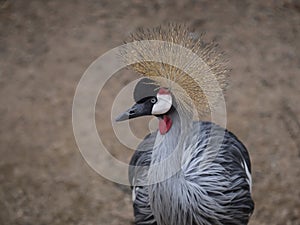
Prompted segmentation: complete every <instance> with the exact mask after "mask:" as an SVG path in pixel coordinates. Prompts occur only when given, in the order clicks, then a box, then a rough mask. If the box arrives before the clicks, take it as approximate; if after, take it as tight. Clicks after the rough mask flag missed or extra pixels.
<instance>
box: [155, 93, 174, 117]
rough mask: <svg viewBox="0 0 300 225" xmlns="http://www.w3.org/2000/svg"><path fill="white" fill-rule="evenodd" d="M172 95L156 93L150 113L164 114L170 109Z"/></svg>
mask: <svg viewBox="0 0 300 225" xmlns="http://www.w3.org/2000/svg"><path fill="white" fill-rule="evenodd" d="M171 106H172V96H171V94H159V93H158V94H157V102H156V103H155V104H154V105H153V107H152V115H161V114H165V113H166V112H168V111H169V110H170V109H171Z"/></svg>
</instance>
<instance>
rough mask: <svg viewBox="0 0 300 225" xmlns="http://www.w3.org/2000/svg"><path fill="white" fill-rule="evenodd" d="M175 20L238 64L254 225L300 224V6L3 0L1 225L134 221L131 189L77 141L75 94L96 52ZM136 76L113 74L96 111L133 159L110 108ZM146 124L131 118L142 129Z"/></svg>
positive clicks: (231, 113) (234, 95) (230, 108)
mask: <svg viewBox="0 0 300 225" xmlns="http://www.w3.org/2000/svg"><path fill="white" fill-rule="evenodd" d="M170 21H175V22H180V23H186V24H188V25H191V26H193V27H195V28H196V30H197V31H199V32H205V33H206V39H208V40H215V41H217V42H218V43H219V44H220V45H221V48H222V49H223V50H224V51H225V52H226V53H227V55H228V58H229V60H230V65H231V68H232V71H231V80H230V88H229V90H228V92H227V97H226V99H227V101H226V104H227V118H228V128H229V129H230V130H232V131H233V132H234V133H236V134H237V135H238V137H239V138H240V139H241V140H242V141H243V142H244V143H245V145H246V146H247V148H248V149H249V152H250V154H251V158H252V164H253V183H254V185H253V197H254V200H255V203H256V208H255V212H254V214H253V217H252V220H251V222H250V224H251V225H254V224H256V225H264V224H268V225H270V224H272V225H283V224H287V225H299V224H300V188H299V186H300V138H299V136H300V70H299V69H300V41H299V40H300V2H299V1H297V0H295V1H293V0H282V1H279V0H278V1H275V0H274V1H271V0H268V1H238V0H236V1H229V0H228V1H208V0H207V1H205V0H204V1H197V0H195V1H168V0H154V1H141V0H132V1H115V0H105V1H104V0H102V1H96V0H86V1H79V0H72V1H71V0H66V1H59V0H49V1H46V0H45V1H42V0H36V1H34V0H28V1H24V0H14V1H13V0H1V1H0V58H1V60H0V101H1V104H0V115H1V117H0V124H1V126H0V154H1V158H0V224H1V225H6V224H16V225H17V224H20V225H30V224H40V225H42V224H51V225H65V224H82V225H88V224H91V225H92V224H95V225H96V224H99V225H102V224H103V225H106V224H111V225H113V224H115V225H121V224H122V225H123V224H132V221H133V216H132V208H131V196H130V194H129V192H128V190H129V188H128V187H123V186H120V185H116V184H114V183H113V182H110V181H108V180H106V179H104V178H102V177H101V176H99V175H98V174H97V173H96V172H95V171H93V170H92V169H91V168H90V167H89V166H88V165H87V163H86V161H85V160H84V159H83V158H82V156H81V154H80V152H79V150H78V148H77V146H76V143H75V138H74V135H73V132H72V122H71V120H72V114H71V110H72V100H73V96H74V92H75V88H76V85H77V83H78V82H79V80H80V78H81V76H82V74H83V73H84V71H85V70H86V69H87V67H88V66H89V65H90V64H91V63H92V62H93V61H94V60H95V59H96V58H97V57H98V56H100V55H101V54H103V53H105V52H106V51H108V50H110V49H111V48H113V47H116V46H118V45H120V44H122V43H123V40H124V39H126V37H127V36H128V35H129V34H130V33H131V32H133V31H135V30H136V29H137V28H139V27H153V26H157V25H159V24H162V23H166V22H170ZM136 77H137V75H134V74H133V73H131V72H128V71H124V72H120V73H119V74H118V75H116V77H115V78H113V79H111V80H110V82H108V83H107V85H106V87H105V88H104V90H103V91H102V92H101V96H100V99H99V101H98V104H97V108H96V119H97V126H98V128H99V133H101V135H102V138H103V139H104V142H105V145H106V147H107V148H108V149H110V151H111V152H112V154H113V155H115V156H116V157H117V158H119V159H120V160H123V161H124V162H128V160H129V158H130V155H131V154H132V151H130V150H126V148H125V147H124V146H123V145H122V143H120V142H118V141H116V138H115V136H114V133H113V130H112V128H111V123H110V108H111V103H112V102H113V100H114V97H115V95H116V94H117V91H118V90H119V89H120V88H121V87H122V85H123V84H126V83H128V81H130V80H132V79H135V78H136ZM130 97H131V96H130ZM127 106H128V105H125V104H124V109H125V108H126V107H127ZM140 122H141V120H137V121H133V122H132V123H131V124H132V127H133V128H132V129H133V130H135V131H137V133H138V135H141V136H142V135H144V134H146V133H147V130H145V129H142V128H143V127H144V125H145V123H143V126H141V125H140Z"/></svg>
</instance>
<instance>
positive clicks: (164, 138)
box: [116, 25, 254, 225]
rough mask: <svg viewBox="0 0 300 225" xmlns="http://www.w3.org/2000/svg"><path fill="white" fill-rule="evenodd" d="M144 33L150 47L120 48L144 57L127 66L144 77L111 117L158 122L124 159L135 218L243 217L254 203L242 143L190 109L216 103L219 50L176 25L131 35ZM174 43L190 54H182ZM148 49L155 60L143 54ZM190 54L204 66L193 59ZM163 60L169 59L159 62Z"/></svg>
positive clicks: (235, 222)
mask: <svg viewBox="0 0 300 225" xmlns="http://www.w3.org/2000/svg"><path fill="white" fill-rule="evenodd" d="M143 40H158V41H159V43H157V44H155V45H154V47H149V46H147V44H145V43H142V44H136V45H135V47H133V48H132V49H130V51H128V50H126V51H124V52H123V53H122V56H123V57H124V58H125V59H126V58H129V59H132V58H134V57H142V58H145V60H144V61H139V62H136V63H134V64H132V65H131V68H132V69H133V70H134V71H136V72H138V73H141V74H142V75H144V76H145V77H146V78H143V79H141V80H140V81H139V82H138V83H137V85H136V87H135V90H134V100H135V102H136V104H135V105H134V106H132V107H131V108H130V109H129V110H127V111H126V112H124V113H122V114H121V115H120V116H119V117H118V118H117V119H116V121H123V120H126V119H132V118H136V117H140V116H146V115H154V116H156V117H157V118H158V119H159V129H158V130H157V131H156V132H153V133H150V134H149V135H147V136H146V137H145V138H144V140H143V141H142V142H141V143H140V144H139V146H138V148H137V150H136V151H135V153H134V155H133V157H132V159H131V162H130V168H129V180H130V183H131V186H132V198H133V208H134V216H135V224H136V225H229V224H230V225H245V224H248V221H249V218H250V216H251V214H252V212H253V210H254V202H253V200H252V198H251V164H250V158H249V154H248V152H247V149H246V148H245V146H244V145H243V144H242V143H241V142H240V141H239V140H238V138H237V137H236V136H235V135H234V134H232V133H231V132H229V131H228V130H226V129H225V128H222V127H221V126H219V125H216V124H215V123H213V122H205V121H201V120H194V119H193V118H195V112H196V113H198V114H199V115H203V113H204V112H207V111H208V110H207V109H208V108H210V110H213V109H212V107H213V106H214V105H216V104H218V100H219V99H220V98H219V97H220V94H222V89H224V87H225V86H226V85H225V83H226V77H227V69H226V64H225V63H224V61H222V54H218V53H217V51H216V48H215V45H213V44H206V43H203V41H202V40H201V38H195V37H193V36H191V33H190V32H189V31H188V30H187V29H186V28H185V27H182V26H180V25H170V26H167V27H160V28H157V29H153V30H141V31H139V32H137V33H136V34H135V35H132V40H131V41H136V42H135V43H139V41H143ZM161 41H163V43H167V44H166V45H164V44H161V43H162V42H161ZM170 43H171V44H170ZM173 44H174V46H175V45H176V46H181V47H183V48H186V49H188V50H189V52H190V53H187V54H186V53H184V54H183V53H182V52H180V51H179V50H178V49H177V48H176V46H175V47H174V46H173ZM148 55H151V56H155V57H158V58H159V59H160V61H159V60H158V62H153V61H152V62H151V61H149V60H146V59H147V56H148ZM195 55H196V56H197V57H200V58H201V60H202V62H203V63H205V66H203V65H199V62H197V60H193V59H194V58H193V57H195ZM191 57H192V59H191ZM165 59H166V60H170V59H171V62H172V63H173V65H169V64H167V63H164V62H163V60H165ZM178 63H179V64H180V65H179V66H178V67H177V66H176V65H175V64H178ZM174 65H175V66H174ZM206 66H207V68H208V69H207V68H206ZM179 67H181V68H182V67H184V70H182V69H181V68H179ZM210 76H214V77H215V79H216V80H217V84H218V87H221V93H220V92H219V91H218V90H217V88H216V87H214V85H211V82H213V79H212V77H210ZM203 88H204V89H206V90H203ZM207 93H208V94H210V95H211V96H212V98H210V101H212V103H211V102H210V103H209V102H208V99H207V96H206V94H207Z"/></svg>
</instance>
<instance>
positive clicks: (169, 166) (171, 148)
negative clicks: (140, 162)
mask: <svg viewBox="0 0 300 225" xmlns="http://www.w3.org/2000/svg"><path fill="white" fill-rule="evenodd" d="M168 116H169V117H171V119H172V127H171V129H170V130H169V131H168V132H167V133H166V134H164V135H161V134H160V133H159V132H158V134H157V137H156V140H155V145H154V148H153V153H152V160H151V165H150V168H149V173H148V178H149V179H148V181H149V184H150V186H149V197H150V205H151V209H152V211H153V212H154V215H155V218H156V220H157V222H158V224H162V225H165V224H166V225H167V224H177V222H178V221H177V222H176V221H175V220H178V219H179V217H181V219H183V220H184V218H187V216H186V215H176V216H174V215H173V214H174V212H176V210H175V209H174V208H173V207H176V206H178V207H180V206H183V205H185V202H182V201H184V198H181V197H183V196H182V193H186V192H187V186H186V180H185V178H184V174H183V173H182V170H181V167H182V165H181V164H182V155H183V150H184V149H185V148H186V143H189V140H187V139H188V138H189V136H190V135H187V134H188V133H189V132H190V131H191V130H190V129H191V126H192V121H193V120H192V117H191V113H189V112H179V113H178V112H177V111H175V110H173V111H172V112H171V113H169V114H168ZM162 196H163V198H162ZM180 196H181V197H180ZM171 206H172V207H171ZM161 209H164V215H162V214H161ZM181 219H179V220H181ZM172 220H174V221H172Z"/></svg>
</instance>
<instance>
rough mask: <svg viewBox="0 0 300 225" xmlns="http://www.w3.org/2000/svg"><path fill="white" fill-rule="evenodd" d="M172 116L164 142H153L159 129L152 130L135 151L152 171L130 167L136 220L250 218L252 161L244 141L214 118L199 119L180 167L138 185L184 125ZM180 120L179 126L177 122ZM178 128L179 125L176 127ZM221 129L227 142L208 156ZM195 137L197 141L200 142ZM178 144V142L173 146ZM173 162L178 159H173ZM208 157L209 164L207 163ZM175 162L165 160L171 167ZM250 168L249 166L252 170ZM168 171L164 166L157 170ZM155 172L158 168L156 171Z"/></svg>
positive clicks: (189, 222)
mask: <svg viewBox="0 0 300 225" xmlns="http://www.w3.org/2000/svg"><path fill="white" fill-rule="evenodd" d="M176 117H177V116H175V118H174V116H173V120H174V123H173V126H172V131H173V132H171V131H170V133H167V134H166V135H164V137H163V138H164V140H163V141H162V142H161V145H159V146H157V147H156V149H155V148H154V143H155V140H156V139H157V138H158V136H160V134H159V132H155V133H152V134H149V135H148V136H147V137H146V138H145V139H144V141H143V142H142V143H141V144H140V145H139V147H138V149H137V151H136V152H135V154H134V155H133V157H132V160H131V165H135V166H149V170H148V171H145V170H144V171H143V170H135V169H134V167H131V169H130V171H129V179H130V182H131V184H132V188H133V190H132V191H133V195H134V199H133V206H134V214H135V223H136V224H137V225H142V224H153V225H154V224H157V225H213V224H214V225H218V224H222V225H225V224H228V225H229V224H236V225H243V224H247V223H248V220H249V217H250V215H251V214H252V212H253V209H254V203H253V201H252V198H251V183H250V182H251V178H250V177H249V174H248V173H251V165H250V159H249V155H248V152H247V150H246V148H245V146H244V145H243V144H242V143H241V142H240V141H239V140H238V139H237V138H236V137H235V136H234V135H233V134H232V133H231V132H229V131H227V130H225V129H223V128H221V127H219V126H218V125H215V124H213V123H211V122H194V123H193V125H192V129H191V132H190V136H191V137H194V138H195V140H193V141H191V140H189V141H188V142H189V143H192V145H193V146H189V143H185V144H184V146H185V147H184V150H183V152H182V158H181V162H180V163H181V170H180V171H178V173H176V174H175V175H173V176H172V177H170V178H169V179H167V180H165V181H163V182H159V183H157V184H150V185H145V186H135V183H138V180H143V181H148V180H149V179H152V178H151V176H152V175H153V174H151V173H150V172H152V173H153V171H151V164H152V163H153V161H157V160H158V158H159V157H161V155H165V154H171V153H172V151H173V150H174V149H172V146H170V145H168V144H166V143H168V140H167V139H168V138H169V139H171V141H172V142H173V143H174V144H176V142H175V141H174V136H173V135H174V132H179V130H180V126H179V124H178V123H176ZM176 126H178V127H177V128H176ZM176 130H177V131H176ZM218 131H223V132H220V133H221V134H222V133H223V134H224V138H223V142H222V144H221V146H220V149H218V152H217V154H216V156H215V157H214V159H213V160H211V161H209V162H208V163H207V162H206V161H205V158H204V157H203V156H204V154H205V152H206V151H211V149H209V145H208V142H209V140H210V138H214V135H218V133H219V132H218ZM195 143H196V146H195ZM173 147H174V146H173ZM172 163H174V162H172ZM206 163H207V164H206ZM170 166H174V164H173V165H166V169H167V168H169V167H170ZM247 170H248V172H247ZM156 172H158V173H164V171H161V170H160V171H156ZM154 173H155V171H154Z"/></svg>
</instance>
